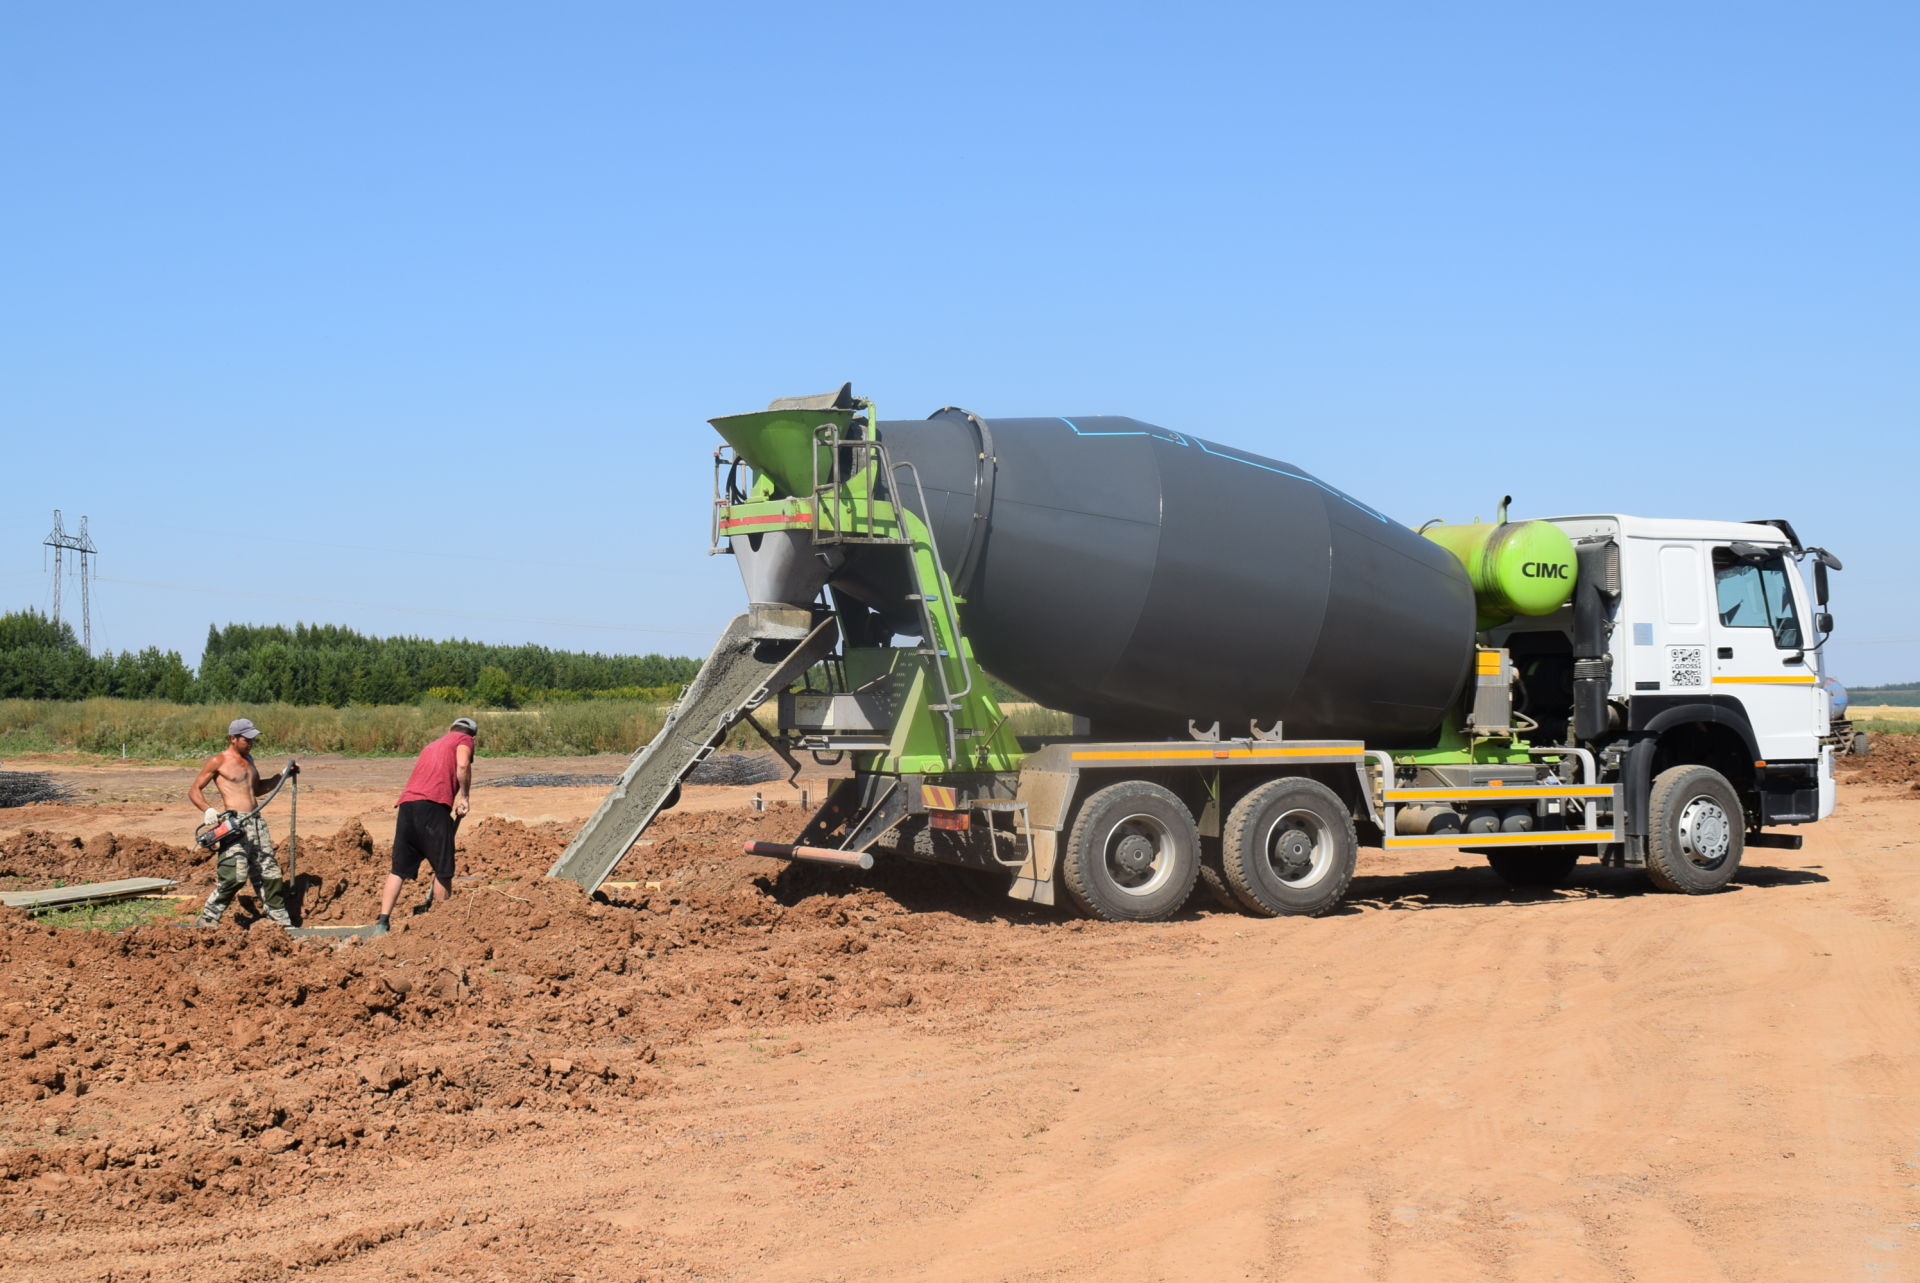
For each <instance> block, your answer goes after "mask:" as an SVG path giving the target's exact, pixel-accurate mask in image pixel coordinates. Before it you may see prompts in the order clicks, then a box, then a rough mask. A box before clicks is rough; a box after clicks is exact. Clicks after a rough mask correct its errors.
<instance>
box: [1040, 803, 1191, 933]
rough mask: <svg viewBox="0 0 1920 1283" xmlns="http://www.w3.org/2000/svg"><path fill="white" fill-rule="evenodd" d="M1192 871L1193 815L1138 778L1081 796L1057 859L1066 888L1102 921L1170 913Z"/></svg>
mask: <svg viewBox="0 0 1920 1283" xmlns="http://www.w3.org/2000/svg"><path fill="white" fill-rule="evenodd" d="M1199 875H1200V833H1199V831H1198V830H1197V829H1196V828H1195V827H1194V823H1193V814H1192V813H1191V812H1190V811H1188V810H1187V808H1186V805H1185V804H1184V803H1182V802H1181V801H1180V799H1179V798H1178V797H1175V796H1174V795H1173V793H1171V792H1170V791H1168V790H1167V789H1164V788H1161V787H1160V786H1159V785H1158V784H1149V783H1147V782H1146V781H1145V780H1123V781H1122V782H1120V783H1118V784H1111V785H1108V786H1107V787H1106V788H1103V789H1101V790H1100V791H1099V792H1097V793H1094V794H1092V795H1091V796H1089V797H1088V798H1087V800H1086V801H1084V802H1082V803H1081V804H1080V813H1079V815H1078V816H1076V817H1075V819H1074V821H1073V829H1072V831H1071V832H1070V833H1069V834H1068V836H1067V848H1066V852H1065V854H1064V856H1063V858H1062V860H1061V880H1062V881H1063V882H1065V883H1066V887H1067V895H1068V896H1069V897H1071V898H1072V900H1073V902H1074V904H1075V905H1076V906H1077V907H1078V908H1079V909H1080V911H1081V912H1082V913H1085V914H1086V915H1087V916H1088V917H1090V918H1098V919H1100V920H1101V921H1102V922H1159V921H1161V920H1162V919H1164V918H1169V917H1172V916H1173V915H1174V914H1175V913H1177V912H1179V910H1180V906H1181V905H1183V904H1185V903H1186V902H1187V896H1188V895H1190V894H1191V893H1192V891H1193V883H1194V879H1195V878H1197V877H1198V876H1199Z"/></svg>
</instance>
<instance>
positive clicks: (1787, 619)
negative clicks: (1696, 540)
mask: <svg viewBox="0 0 1920 1283" xmlns="http://www.w3.org/2000/svg"><path fill="white" fill-rule="evenodd" d="M1787 579H1788V572H1787V566H1786V562H1785V560H1784V559H1783V558H1781V557H1779V556H1774V557H1769V558H1768V559H1767V560H1765V561H1762V562H1759V563H1754V562H1750V561H1738V560H1736V559H1735V558H1734V556H1733V554H1732V553H1731V552H1728V551H1727V550H1725V549H1716V550H1715V551H1714V554H1713V580H1714V588H1715V591H1716V593H1717V594H1718V602H1717V605H1718V609H1719V611H1720V622H1721V623H1722V624H1724V625H1726V626H1727V627H1728V628H1769V629H1772V630H1773V644H1774V645H1775V646H1777V647H1779V648H1780V649H1781V650H1799V649H1801V648H1802V647H1803V646H1804V645H1805V642H1804V641H1803V640H1802V638H1801V632H1800V616H1799V614H1798V613H1797V612H1796V611H1795V609H1794V605H1793V589H1792V588H1791V586H1789V584H1788V582H1787Z"/></svg>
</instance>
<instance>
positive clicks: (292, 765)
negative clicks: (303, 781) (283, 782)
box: [285, 758, 300, 775]
mask: <svg viewBox="0 0 1920 1283" xmlns="http://www.w3.org/2000/svg"><path fill="white" fill-rule="evenodd" d="M285 773H286V774H288V775H298V774H300V763H298V762H296V761H294V760H293V759H292V758H288V759H287V769H286V772H285Z"/></svg>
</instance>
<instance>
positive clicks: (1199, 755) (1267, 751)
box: [1072, 748, 1366, 762]
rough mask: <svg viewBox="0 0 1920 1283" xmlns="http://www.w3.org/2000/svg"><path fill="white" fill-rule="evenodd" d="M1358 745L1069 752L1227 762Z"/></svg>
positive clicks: (1087, 758)
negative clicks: (1235, 759) (1236, 759)
mask: <svg viewBox="0 0 1920 1283" xmlns="http://www.w3.org/2000/svg"><path fill="white" fill-rule="evenodd" d="M1365 751H1366V750H1365V749H1358V748H1166V749H1148V750H1141V749H1124V750H1122V749H1085V750H1082V751H1080V752H1076V753H1074V754H1072V757H1073V760H1074V761H1076V762H1142V761H1148V760H1150V759H1158V758H1169V757H1171V758H1176V759H1179V760H1182V761H1185V760H1188V759H1198V760H1212V761H1221V760H1227V761H1231V760H1233V759H1234V758H1240V759H1246V758H1274V757H1359V756H1360V755H1361V754H1362V753H1364V752H1365Z"/></svg>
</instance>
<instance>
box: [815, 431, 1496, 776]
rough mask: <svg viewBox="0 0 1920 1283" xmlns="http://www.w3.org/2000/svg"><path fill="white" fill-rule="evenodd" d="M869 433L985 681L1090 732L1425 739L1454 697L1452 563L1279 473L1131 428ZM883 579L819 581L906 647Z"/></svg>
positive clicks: (1459, 637)
mask: <svg viewBox="0 0 1920 1283" xmlns="http://www.w3.org/2000/svg"><path fill="white" fill-rule="evenodd" d="M877 433H878V436H879V438H880V440H881V441H882V442H884V443H885V445H886V447H887V450H888V453H889V455H890V456H891V459H892V461H893V462H894V463H895V464H896V465H898V464H903V463H904V464H911V465H912V467H911V468H910V469H908V468H899V469H897V471H896V474H895V477H894V482H893V484H894V488H895V497H896V499H897V501H899V502H901V503H904V504H906V505H907V506H909V507H911V508H912V509H914V510H915V511H916V512H920V513H921V515H922V516H923V517H924V518H925V519H926V520H927V521H928V524H929V525H930V527H931V528H932V530H933V531H934V534H935V537H936V540H937V542H938V544H939V551H940V558H941V561H942V563H943V564H944V566H945V568H946V570H947V573H948V575H949V577H950V578H951V579H952V580H953V583H954V586H955V590H956V592H957V593H959V594H960V596H962V597H963V598H964V604H963V606H962V607H961V619H962V623H963V625H964V627H965V629H966V631H967V634H968V636H969V637H971V638H972V641H973V646H974V652H975V655H976V657H977V658H978V659H979V661H980V662H981V664H982V665H983V666H984V667H985V668H986V669H987V670H988V671H989V672H992V673H993V674H995V675H996V676H998V677H999V678H1001V679H1002V680H1003V681H1005V682H1007V683H1009V684H1010V685H1012V686H1014V687H1015V688H1017V689H1018V690H1021V691H1023V692H1025V693H1026V694H1028V695H1030V696H1032V697H1033V698H1034V699H1036V700H1039V701H1041V702H1042V703H1044V704H1047V705H1049V706H1051V707H1054V708H1059V709H1063V710H1065V711H1067V712H1070V713H1074V714H1077V715H1079V716H1082V717H1085V718H1087V719H1088V721H1089V722H1090V723H1091V728H1092V731H1093V733H1095V734H1096V735H1100V736H1103V737H1112V738H1120V737H1127V736H1140V737H1155V736H1159V735H1178V736H1184V735H1185V733H1186V724H1187V721H1188V720H1189V719H1193V720H1195V721H1197V722H1199V723H1200V724H1201V725H1203V726H1204V725H1206V724H1207V723H1209V722H1212V721H1215V720H1216V719H1217V720H1218V721H1219V722H1220V726H1221V731H1222V733H1223V734H1226V735H1235V734H1239V735H1244V734H1246V733H1247V727H1248V724H1249V723H1252V722H1258V723H1259V724H1260V725H1262V726H1263V727H1264V726H1270V725H1271V724H1272V723H1274V722H1283V723H1284V727H1285V733H1286V734H1287V736H1288V737H1289V738H1345V739H1364V740H1366V741H1368V742H1369V743H1372V744H1378V745H1380V746H1382V747H1392V746H1394V745H1395V744H1403V745H1405V744H1415V743H1422V742H1427V741H1429V740H1430V739H1431V737H1432V735H1433V732H1434V731H1435V730H1436V728H1437V727H1438V726H1439V724H1440V722H1441V721H1442V719H1443V718H1444V717H1445V715H1446V713H1447V711H1448V709H1449V708H1450V706H1452V705H1453V704H1454V703H1455V701H1456V700H1457V698H1458V697H1459V695H1460V693H1461V690H1462V687H1463V685H1464V683H1465V681H1466V680H1467V673H1468V669H1469V667H1470V665H1471V662H1472V658H1473V648H1474V624H1475V607H1474V592H1473V587H1472V585H1471V583H1470V581H1469V579H1468V577H1467V574H1466V572H1465V571H1464V570H1463V569H1462V567H1461V564H1460V562H1459V560H1458V559H1457V558H1456V557H1455V556H1454V555H1453V554H1452V553H1450V552H1448V551H1447V550H1446V549H1444V548H1441V547H1438V546H1436V545H1435V544H1434V543H1432V542H1430V541H1428V540H1426V539H1422V538H1421V537H1420V536H1419V535H1417V534H1415V533H1414V532H1413V531H1411V530H1409V529H1407V528H1406V527H1404V526H1401V525H1399V524H1397V523H1396V522H1394V521H1391V520H1389V519H1388V518H1387V517H1386V516H1385V515H1383V514H1381V513H1379V512H1376V511H1374V510H1373V509H1372V508H1369V507H1368V506H1367V505H1366V504H1364V503H1362V502H1360V501H1359V500H1357V499H1354V498H1352V497H1351V496H1349V495H1347V494H1345V493H1343V492H1342V491H1340V490H1337V489H1335V488H1334V487H1332V486H1330V485H1327V484H1326V483H1325V482H1323V481H1320V480H1319V479H1318V478H1316V477H1314V476H1312V475H1310V474H1309V473H1307V472H1304V471H1302V470H1301V469H1299V468H1296V467H1294V466H1292V465H1291V464H1287V463H1282V462H1279V461H1277V460H1273V459H1265V458H1261V457H1260V456H1258V455H1252V454H1248V453H1246V452H1244V451H1241V450H1235V449H1233V448H1231V447H1228V446H1223V445H1218V444H1216V443H1214V442H1211V441H1206V440H1202V439H1201V438H1199V437H1194V436H1189V435H1187V434H1185V433H1182V432H1176V431H1173V430H1171V429H1167V428H1161V427H1156V426H1155V425H1153V424H1151V423H1143V422H1140V421H1139V420H1137V419H1129V418H1115V417H1089V418H1079V417H1076V418H1071V419H1068V418H1059V417H1054V418H1021V419H999V418H996V419H992V420H990V421H989V420H984V419H981V418H979V417H977V416H974V415H970V414H968V413H967V412H965V411H962V410H957V409H947V410H942V411H940V412H939V413H937V414H935V415H933V416H932V417H931V418H928V419H925V420H883V421H882V422H880V423H879V424H878V425H877ZM916 482H917V485H916ZM923 496H924V497H923ZM901 566H902V562H901V559H900V558H899V556H898V553H897V551H895V550H892V549H882V548H874V547H865V548H858V549H850V550H849V553H848V556H847V559H846V562H845V563H844V564H843V565H841V566H840V567H839V568H838V569H837V571H836V572H835V573H834V575H833V577H832V579H831V580H830V584H831V586H832V588H833V589H834V591H835V592H836V594H839V595H841V596H845V597H852V598H854V599H857V600H860V601H863V602H865V603H866V604H868V605H869V606H871V607H872V608H873V609H874V610H875V611H877V612H878V613H879V614H880V615H881V616H882V617H883V618H884V619H885V620H886V621H887V623H888V624H889V625H890V626H892V627H895V628H897V629H898V631H901V632H908V631H911V630H912V628H913V626H914V625H913V623H912V620H913V614H912V611H911V610H910V609H909V608H908V606H907V604H906V602H905V594H906V592H907V591H909V590H908V589H907V587H906V586H905V580H904V577H903V575H902V571H901Z"/></svg>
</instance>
